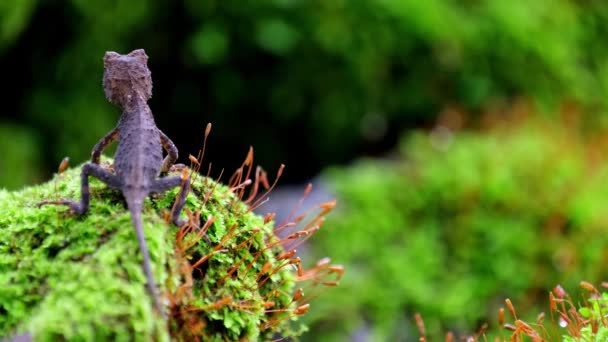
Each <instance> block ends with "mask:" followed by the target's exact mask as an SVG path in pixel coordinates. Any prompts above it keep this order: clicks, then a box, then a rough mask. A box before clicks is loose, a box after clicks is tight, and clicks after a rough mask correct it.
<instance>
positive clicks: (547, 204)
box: [313, 120, 608, 341]
mask: <svg viewBox="0 0 608 342" xmlns="http://www.w3.org/2000/svg"><path fill="white" fill-rule="evenodd" d="M572 126H573V124H572V123H570V125H569V126H568V129H566V128H564V126H562V125H561V124H556V123H552V122H548V121H546V120H528V121H524V122H523V123H521V122H520V123H519V124H516V123H512V124H511V125H499V126H498V127H496V128H493V129H490V130H488V131H485V132H483V133H476V132H473V131H466V132H465V131H463V132H450V131H447V130H446V129H445V128H443V129H437V130H435V131H434V132H431V133H430V134H428V133H425V132H417V133H413V134H410V135H408V136H407V137H406V138H405V139H404V141H403V143H402V145H401V149H400V158H398V159H396V160H384V161H382V160H362V161H360V162H358V163H357V164H356V165H354V166H352V167H349V168H335V169H333V170H330V171H329V172H328V173H327V174H326V179H327V181H328V183H330V184H331V185H333V188H334V190H335V191H336V194H337V197H338V198H339V199H340V201H341V206H340V207H339V208H338V210H337V211H336V212H335V213H334V215H332V216H331V217H329V219H328V221H327V222H326V226H325V229H324V230H322V231H321V232H320V236H318V238H317V239H316V240H315V241H314V244H313V245H314V247H315V248H316V251H317V253H319V252H320V251H323V250H331V251H332V255H333V256H334V257H335V258H337V260H340V262H343V263H345V264H346V267H348V269H349V273H348V274H347V275H346V277H345V279H344V282H343V291H339V292H336V293H334V294H332V296H331V298H325V299H324V300H323V301H320V302H319V304H318V306H319V307H322V308H319V310H318V311H316V314H317V315H319V316H321V317H323V320H321V321H319V322H317V323H316V324H315V325H314V326H313V328H314V329H315V331H316V333H317V334H323V335H332V334H333V335H335V336H338V337H337V338H336V339H337V340H339V339H343V338H344V335H345V334H349V335H352V334H354V333H356V332H357V331H360V329H361V326H368V327H369V329H370V330H371V331H370V334H371V336H372V338H373V339H378V340H386V339H391V338H395V337H402V336H412V331H415V330H414V328H413V321H414V320H413V317H414V313H416V312H418V313H420V314H421V315H422V317H424V319H425V322H426V330H427V333H428V336H429V337H430V340H433V341H434V340H436V339H438V338H440V337H439V336H441V335H443V332H444V331H447V330H451V331H455V332H458V331H459V332H467V331H475V330H476V327H477V326H478V325H479V324H480V323H479V322H490V321H493V319H492V318H491V317H493V316H494V314H495V312H496V311H497V309H498V307H497V306H498V305H499V303H501V302H502V301H503V300H504V298H506V297H509V298H511V299H512V300H513V302H514V303H520V304H519V307H520V311H522V312H527V313H532V312H540V311H542V310H544V309H542V308H543V307H542V305H543V304H542V303H543V301H544V300H543V298H545V295H544V294H545V293H546V289H550V288H552V287H553V285H554V284H557V283H560V284H563V285H564V286H565V287H567V288H568V287H569V288H572V287H574V286H575V285H576V283H577V282H578V280H579V279H588V280H589V281H591V282H599V281H601V280H602V279H604V278H605V277H606V275H607V273H606V270H605V267H604V264H605V246H606V244H607V243H608V236H607V235H606V234H605V233H604V228H603V227H604V226H605V223H606V222H607V221H606V220H608V217H607V216H606V210H604V208H605V205H604V203H605V197H606V193H608V178H607V177H606V175H607V173H608V164H606V163H604V162H602V160H603V156H605V155H606V147H608V146H607V145H606V144H605V141H606V138H605V136H600V135H597V136H595V137H594V138H593V139H591V138H589V139H583V138H581V137H580V136H579V135H577V134H576V133H574V131H575V129H572ZM328 317H330V319H328ZM524 318H525V317H524ZM528 318H529V317H528Z"/></svg>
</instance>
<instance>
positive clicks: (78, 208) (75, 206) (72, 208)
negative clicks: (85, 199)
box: [36, 199, 84, 215]
mask: <svg viewBox="0 0 608 342" xmlns="http://www.w3.org/2000/svg"><path fill="white" fill-rule="evenodd" d="M49 204H51V205H66V206H68V207H69V212H70V213H72V214H75V215H81V214H82V213H83V212H84V210H83V209H82V205H80V203H76V202H74V201H70V200H67V199H61V200H56V201H53V200H49V201H41V202H38V203H36V206H37V207H38V208H41V207H43V206H45V205H49Z"/></svg>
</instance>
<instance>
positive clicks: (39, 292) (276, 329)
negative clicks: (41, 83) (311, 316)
mask: <svg viewBox="0 0 608 342" xmlns="http://www.w3.org/2000/svg"><path fill="white" fill-rule="evenodd" d="M79 175H80V168H74V169H70V170H68V171H66V172H65V173H63V174H60V175H58V176H56V177H55V179H53V180H51V181H50V182H48V183H45V184H41V185H38V186H33V187H29V188H26V189H23V190H21V191H18V192H9V191H5V190H0V212H1V213H2V215H1V216H0V337H9V336H12V335H13V334H16V333H23V332H29V333H31V334H32V335H33V337H34V339H35V340H38V341H51V340H82V341H98V340H115V341H139V340H141V341H149V340H159V341H166V340H169V339H177V340H190V339H194V338H198V339H202V340H206V341H213V340H218V341H220V340H221V341H224V340H237V339H245V340H258V339H266V338H269V337H270V336H292V335H295V334H298V333H300V332H301V331H302V329H303V328H302V327H300V328H296V330H293V329H292V326H291V325H290V322H289V321H292V320H293V319H284V320H278V319H277V317H276V315H277V314H276V313H271V312H267V311H266V310H265V307H264V303H267V302H269V301H272V302H273V303H274V308H283V309H290V308H291V307H292V306H294V305H295V304H294V303H292V300H291V292H292V290H293V286H294V279H295V276H294V275H293V272H292V271H290V270H288V269H286V268H283V269H280V268H279V269H278V271H276V272H274V273H273V274H272V275H271V276H270V275H268V276H269V277H268V279H267V280H266V281H265V282H264V283H263V284H259V280H260V279H264V278H265V277H264V276H265V275H266V273H265V272H266V271H267V269H268V268H266V269H264V270H262V268H263V266H264V265H265V264H267V263H269V265H272V266H273V267H272V268H273V269H274V266H275V264H276V263H277V260H276V259H275V256H276V255H277V254H278V253H282V252H283V250H282V249H281V247H280V245H278V244H276V245H275V243H273V242H274V241H276V240H277V238H276V237H275V236H274V234H273V223H272V222H265V221H264V218H263V217H260V216H258V215H255V214H253V213H252V212H251V211H250V210H249V207H248V206H247V205H245V204H244V203H243V202H241V201H240V200H239V199H238V198H236V196H235V194H234V193H233V192H232V191H230V190H229V189H228V188H227V187H226V186H223V185H220V184H217V183H216V182H214V181H212V180H210V179H207V178H205V177H202V176H199V177H196V180H195V181H194V182H193V185H192V187H191V191H190V192H189V197H188V200H187V204H186V207H187V208H188V209H189V210H190V211H191V212H195V211H200V216H201V221H202V223H203V224H204V223H205V222H206V221H207V220H208V219H209V218H210V217H213V218H214V221H213V223H212V224H210V225H209V227H208V230H207V236H208V238H209V240H210V241H211V243H208V242H206V241H205V239H203V238H200V236H198V235H196V234H193V233H188V234H184V230H183V229H180V228H179V227H176V226H174V225H169V224H167V223H166V222H165V220H164V219H163V218H162V215H161V214H162V213H163V212H166V211H168V210H169V209H170V208H171V206H172V205H173V202H174V199H175V197H176V194H177V192H178V189H175V190H173V191H169V192H167V193H166V194H163V195H158V196H153V197H151V198H149V199H147V200H146V203H145V206H144V214H143V220H144V230H145V236H146V241H147V243H148V248H149V250H150V257H151V262H152V268H153V273H154V276H155V280H156V282H157V284H158V285H159V286H160V288H161V292H162V296H163V300H164V302H165V304H166V305H167V308H168V309H167V310H168V311H171V317H170V319H169V322H168V323H167V322H165V321H163V319H162V318H161V317H160V316H159V315H158V314H156V313H155V312H154V310H153V306H152V300H151V298H150V295H149V294H148V292H147V291H146V287H145V276H144V273H143V270H142V266H141V255H140V252H139V246H138V244H137V241H136V237H135V232H134V230H133V227H132V224H131V221H130V216H129V215H130V214H129V212H128V211H127V210H126V206H125V203H124V201H123V199H122V196H121V194H120V192H117V191H114V190H111V189H109V188H108V187H107V186H105V185H104V184H103V183H101V182H100V181H98V180H96V179H91V194H92V197H91V207H90V210H89V211H88V212H87V213H86V214H85V215H83V216H81V217H74V216H68V215H65V214H64V213H65V211H66V209H65V207H62V206H44V207H42V208H38V207H37V206H36V203H37V202H39V201H42V200H45V199H55V198H79V196H80V177H79ZM183 215H185V214H183ZM180 234H181V236H182V239H181V244H180V243H178V242H177V240H178V239H177V236H178V235H180ZM185 242H188V244H191V245H192V247H190V248H187V249H186V248H183V245H184V244H185ZM269 243H272V245H273V246H268V244H269ZM213 251H215V253H211V252H213ZM205 256H206V257H207V259H206V261H205V262H203V263H201V264H200V265H199V266H198V267H197V268H195V269H191V268H188V267H185V268H184V265H188V266H190V267H191V266H192V265H193V264H195V263H196V262H197V261H199V260H200V259H201V258H203V257H205ZM229 273H230V274H229ZM226 298H228V299H229V300H225V299H226ZM222 300H223V301H222ZM266 305H268V304H266ZM186 313H187V314H186ZM185 317H187V320H186V319H185ZM288 318H293V317H288Z"/></svg>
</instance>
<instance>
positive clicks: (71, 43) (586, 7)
mask: <svg viewBox="0 0 608 342" xmlns="http://www.w3.org/2000/svg"><path fill="white" fill-rule="evenodd" d="M607 19H608V5H607V4H606V3H605V2H601V1H585V2H582V1H573V0H552V1H549V0H539V1H525V0H514V1H508V2H505V1H501V0H483V1H453V0H431V1H424V2H421V1H410V0H408V1H388V0H378V1H345V0H336V1H321V0H313V1H302V0H259V1H248V2H233V1H218V0H204V1H198V0H186V1H179V2H158V1H151V0H133V1H119V0H116V1H109V2H92V1H82V0H63V1H52V2H45V1H37V0H6V1H3V2H2V4H1V5H0V63H1V64H2V66H3V68H4V70H6V71H7V72H6V75H5V79H4V82H5V83H6V84H7V85H10V87H7V88H8V89H7V90H6V91H5V93H4V95H5V96H6V97H3V98H6V100H5V101H3V117H4V118H3V119H2V120H0V126H1V127H3V132H4V131H7V130H8V131H9V132H7V133H6V134H5V135H4V138H5V139H6V140H8V141H15V142H14V143H12V144H10V145H9V146H2V153H3V154H5V155H8V158H2V160H1V161H0V163H2V164H1V165H0V166H1V167H0V169H2V170H3V171H4V172H2V174H1V175H0V185H1V186H8V187H11V188H14V187H18V186H19V185H20V184H23V183H25V182H32V181H34V180H40V179H41V177H42V178H46V177H48V176H49V175H50V171H51V170H53V169H54V168H55V165H56V164H57V163H58V162H59V161H60V160H61V159H62V158H63V157H64V156H66V155H68V156H70V157H71V158H72V160H74V161H82V160H84V159H86V158H87V157H88V154H89V149H90V146H92V145H93V144H94V143H95V142H96V139H98V137H100V136H101V135H102V134H104V133H105V132H106V131H107V130H109V129H110V128H111V127H112V126H113V125H114V123H115V121H116V118H117V115H118V114H117V109H115V108H112V107H111V106H110V105H109V104H107V103H106V101H105V99H104V98H103V94H102V91H101V87H100V80H101V73H102V70H101V69H102V66H101V57H102V56H103V53H104V52H105V51H106V50H116V51H119V52H123V53H124V52H127V51H130V50H132V49H134V48H140V47H141V48H145V49H146V51H147V52H148V54H149V55H150V65H151V68H152V71H153V76H154V81H155V91H154V98H153V100H152V107H153V110H154V112H155V113H156V117H157V120H158V121H159V125H160V126H161V127H162V128H163V129H164V130H166V131H167V133H168V135H169V136H170V137H174V140H177V141H176V142H177V143H178V146H180V147H182V151H183V152H186V151H187V152H196V151H197V150H198V148H199V147H200V140H201V135H202V130H203V127H204V124H205V123H206V122H208V121H211V122H213V123H214V125H215V127H216V129H215V130H214V134H217V138H216V139H217V140H216V144H217V145H219V146H223V147H224V148H225V150H229V151H233V150H234V151H246V148H247V146H248V145H249V144H252V145H253V146H255V147H256V149H257V151H258V155H259V157H260V158H259V159H258V160H259V161H260V163H261V164H262V165H270V166H272V165H277V164H279V163H285V164H287V166H288V167H289V170H290V172H288V173H287V174H286V177H287V178H286V179H287V180H288V181H289V180H290V179H291V180H298V179H305V178H308V177H310V176H311V175H313V174H314V173H315V172H317V171H319V170H320V169H321V168H322V167H324V166H326V165H329V164H333V163H340V162H344V161H347V160H350V159H352V158H353V157H355V156H356V155H358V154H360V153H378V152H382V151H386V150H387V149H389V148H390V147H392V146H394V145H395V144H396V142H397V139H398V136H399V135H400V134H401V131H402V130H403V129H405V128H411V127H418V126H420V125H425V124H427V123H429V122H432V121H433V119H434V117H435V115H436V113H437V112H438V111H439V110H441V109H442V108H443V107H444V106H445V105H446V104H450V103H457V104H460V105H463V106H465V107H466V108H468V109H469V110H471V111H473V112H476V111H479V110H483V108H484V106H486V105H488V104H497V103H502V101H508V100H509V99H511V98H513V97H514V96H519V95H525V96H530V97H532V98H534V99H535V100H537V101H538V103H540V104H542V105H543V106H551V105H554V104H556V103H559V102H561V101H562V100H564V99H570V100H575V101H577V102H580V103H582V104H584V105H585V106H586V108H587V109H588V110H589V111H590V112H591V114H602V113H604V112H605V111H606V97H605V96H604V94H605V93H606V84H607V81H608V68H607V65H608V64H607V63H608V48H607V47H606V45H605V44H602V42H603V40H604V37H605V36H606V33H607V31H608V30H607V28H608V20H607ZM601 118H602V119H601V120H603V116H601ZM7 127H10V129H9V128H7ZM13 128H15V129H14V130H13ZM24 135H25V136H28V137H29V136H32V137H35V139H31V141H32V142H30V144H26V146H23V144H19V143H18V142H19V141H20V137H22V136H24ZM13 138H14V139H13ZM182 155H185V153H182ZM37 160H39V162H37ZM212 160H214V162H215V163H216V164H222V166H226V167H228V168H229V169H231V168H232V167H231V165H232V164H234V163H236V162H235V161H234V158H232V156H229V157H227V156H226V153H223V152H215V153H214V154H213V155H212ZM24 161H27V163H25V166H23V167H11V166H10V165H11V164H10V163H18V162H24ZM235 166H236V165H235ZM290 177H291V178H290Z"/></svg>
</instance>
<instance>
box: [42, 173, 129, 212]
mask: <svg viewBox="0 0 608 342" xmlns="http://www.w3.org/2000/svg"><path fill="white" fill-rule="evenodd" d="M89 176H93V177H95V178H98V179H99V180H101V181H102V182H104V183H106V184H107V185H108V186H109V187H111V188H119V187H120V180H119V179H118V177H117V176H116V175H115V174H113V173H111V172H110V171H108V170H106V169H104V168H103V167H101V166H99V165H97V164H93V163H87V164H84V165H83V166H82V171H81V173H80V182H81V185H80V192H81V194H80V202H76V201H73V200H68V199H61V200H57V201H53V200H49V201H42V202H39V203H38V207H41V206H43V205H47V204H55V205H67V206H68V207H70V211H71V212H73V213H74V214H76V215H82V214H83V213H85V212H86V211H87V210H88V209H89V199H90V197H91V193H90V190H89Z"/></svg>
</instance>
